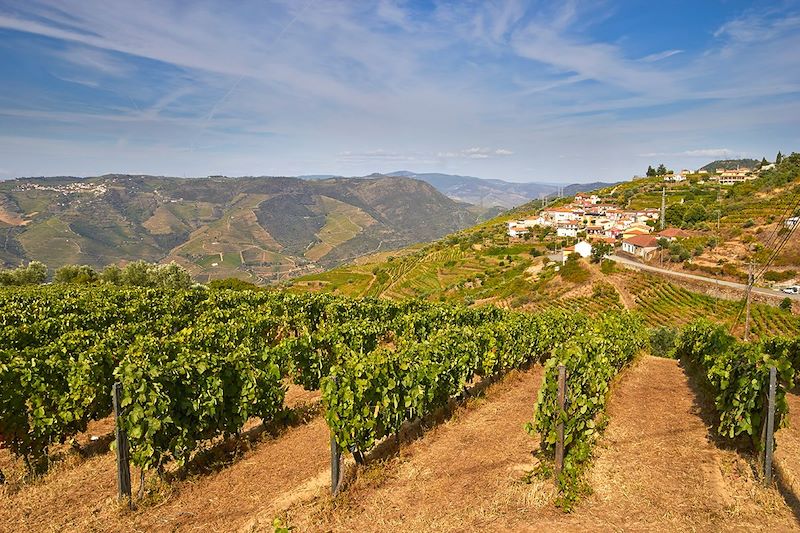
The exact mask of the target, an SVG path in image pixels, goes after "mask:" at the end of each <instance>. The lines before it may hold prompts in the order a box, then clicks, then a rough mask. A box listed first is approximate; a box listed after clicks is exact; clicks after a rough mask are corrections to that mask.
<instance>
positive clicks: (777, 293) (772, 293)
mask: <svg viewBox="0 0 800 533" xmlns="http://www.w3.org/2000/svg"><path fill="white" fill-rule="evenodd" d="M608 259H611V260H612V261H616V262H617V263H620V264H623V265H628V266H631V267H633V268H638V269H639V270H647V271H648V272H656V273H658V274H663V275H666V276H673V277H676V278H686V279H692V280H695V281H702V282H705V283H713V284H714V285H720V286H722V287H729V288H732V289H739V290H741V291H744V290H745V288H747V285H746V284H744V283H736V282H733V281H725V280H721V279H714V278H707V277H704V276H697V275H695V274H687V273H685V272H675V271H674V270H667V269H666V268H659V267H655V266H651V265H645V264H642V263H639V262H637V261H634V260H632V259H628V258H626V257H621V256H619V255H609V256H608ZM753 292H754V293H756V294H761V295H764V296H772V297H773V298H786V297H788V298H791V299H793V300H800V294H786V293H785V292H781V291H776V290H774V289H762V288H759V287H753Z"/></svg>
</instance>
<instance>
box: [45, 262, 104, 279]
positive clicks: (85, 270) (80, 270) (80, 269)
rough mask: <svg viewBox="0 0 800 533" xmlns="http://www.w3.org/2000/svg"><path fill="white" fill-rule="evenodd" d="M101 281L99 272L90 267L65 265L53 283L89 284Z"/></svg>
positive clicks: (55, 276) (58, 271) (59, 270)
mask: <svg viewBox="0 0 800 533" xmlns="http://www.w3.org/2000/svg"><path fill="white" fill-rule="evenodd" d="M98 279H100V276H99V275H98V274H97V271H96V270H95V269H93V268H92V267H90V266H89V265H81V266H78V265H64V266H62V267H61V268H59V269H58V270H56V273H55V275H54V276H53V281H54V282H56V283H75V284H87V283H94V282H95V281H97V280H98Z"/></svg>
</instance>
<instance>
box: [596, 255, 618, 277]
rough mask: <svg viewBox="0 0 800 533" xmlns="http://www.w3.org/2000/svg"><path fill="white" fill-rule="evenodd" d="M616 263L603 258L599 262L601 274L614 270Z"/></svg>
mask: <svg viewBox="0 0 800 533" xmlns="http://www.w3.org/2000/svg"><path fill="white" fill-rule="evenodd" d="M616 268H617V265H616V263H614V261H612V260H611V259H604V260H603V262H602V263H600V272H602V273H603V274H606V275H608V274H613V273H614V271H615V270H616Z"/></svg>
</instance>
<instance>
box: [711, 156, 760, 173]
mask: <svg viewBox="0 0 800 533" xmlns="http://www.w3.org/2000/svg"><path fill="white" fill-rule="evenodd" d="M759 163H760V161H759V160H758V159H747V158H745V159H717V160H716V161H712V162H711V163H709V164H707V165H703V166H702V167H700V168H699V169H698V170H707V171H709V172H716V171H717V170H731V169H735V168H749V169H754V168H757V167H758V164H759Z"/></svg>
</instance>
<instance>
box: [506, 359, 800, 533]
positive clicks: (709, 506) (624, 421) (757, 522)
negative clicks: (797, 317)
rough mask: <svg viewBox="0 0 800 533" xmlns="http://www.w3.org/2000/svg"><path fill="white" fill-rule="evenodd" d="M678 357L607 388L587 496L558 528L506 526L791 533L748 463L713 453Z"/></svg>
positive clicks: (707, 408) (793, 525) (650, 364)
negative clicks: (601, 431) (606, 420)
mask: <svg viewBox="0 0 800 533" xmlns="http://www.w3.org/2000/svg"><path fill="white" fill-rule="evenodd" d="M707 401H708V400H707V399H706V398H705V397H704V396H702V395H697V394H695V392H694V389H693V387H692V385H691V384H690V378H688V377H687V375H686V373H685V372H684V371H683V369H682V368H681V367H680V366H679V364H678V362H677V361H674V360H669V359H661V358H656V357H649V356H648V357H645V358H643V359H642V360H641V361H640V362H639V363H638V364H636V365H635V366H634V367H632V368H630V369H628V370H627V371H626V372H625V373H624V374H623V375H622V377H621V379H620V380H619V382H618V383H617V384H616V386H615V387H614V389H613V390H612V393H611V397H610V399H609V404H608V409H607V413H608V415H609V417H610V421H609V425H608V427H607V428H606V431H605V432H604V434H603V437H602V438H601V441H600V443H599V445H598V447H597V449H596V458H595V460H594V463H593V466H592V469H591V471H590V473H589V475H588V481H589V484H590V485H591V487H592V489H593V492H594V493H593V494H592V495H591V496H590V497H588V498H587V499H586V501H584V502H581V503H580V504H579V505H578V508H577V510H576V511H575V512H574V513H573V514H571V515H569V516H565V517H563V518H562V519H561V520H559V521H557V522H545V523H541V522H540V523H538V524H535V523H530V522H529V523H526V522H525V521H520V522H517V523H515V524H510V525H509V527H511V528H518V529H523V527H524V526H531V527H535V528H545V529H547V528H548V527H558V528H559V529H561V530H568V531H569V530H572V531H608V530H616V531H622V530H624V531H723V530H725V531H789V530H798V529H800V528H798V522H797V521H796V519H795V517H794V515H793V514H792V511H791V509H790V508H789V507H788V506H787V505H786V503H785V501H784V500H783V498H782V497H781V495H780V494H779V493H778V491H777V490H775V489H765V488H763V487H762V486H761V485H760V484H759V483H758V482H757V481H756V480H755V479H754V476H753V469H752V466H751V463H750V462H749V461H748V460H747V459H745V458H744V457H742V456H740V455H739V454H738V453H737V452H735V451H733V450H730V449H725V448H720V447H718V446H717V445H716V444H715V442H714V436H713V432H712V431H710V428H709V426H708V425H707V423H706V422H705V421H704V417H705V419H709V421H710V417H708V413H710V412H711V409H712V408H713V406H712V405H710V404H708V403H707Z"/></svg>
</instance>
